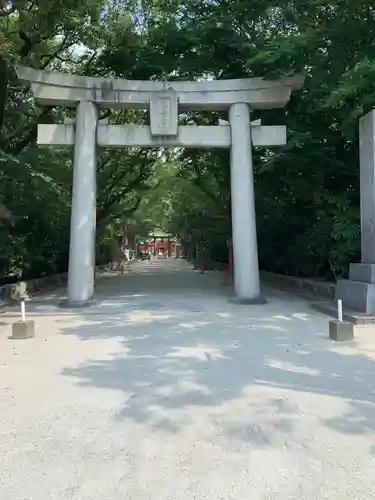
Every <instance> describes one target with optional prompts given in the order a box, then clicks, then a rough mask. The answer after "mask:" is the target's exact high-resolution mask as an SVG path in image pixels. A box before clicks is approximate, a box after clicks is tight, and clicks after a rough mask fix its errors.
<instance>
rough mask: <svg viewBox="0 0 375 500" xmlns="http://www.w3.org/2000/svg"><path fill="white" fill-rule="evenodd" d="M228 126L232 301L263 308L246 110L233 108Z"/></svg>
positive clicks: (237, 105) (249, 136) (242, 107)
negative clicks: (258, 305)
mask: <svg viewBox="0 0 375 500" xmlns="http://www.w3.org/2000/svg"><path fill="white" fill-rule="evenodd" d="M229 121H230V125H231V152H230V175H231V199H232V233H233V257H234V291H235V296H236V297H235V299H234V300H235V301H236V302H238V303H243V304H263V303H265V299H264V298H263V297H261V295H260V283H259V268H258V246H257V234H256V221H255V199H254V175H253V160H252V150H251V149H252V144H251V125H250V110H249V106H248V105H247V104H244V103H237V104H233V105H232V106H231V107H230V109H229Z"/></svg>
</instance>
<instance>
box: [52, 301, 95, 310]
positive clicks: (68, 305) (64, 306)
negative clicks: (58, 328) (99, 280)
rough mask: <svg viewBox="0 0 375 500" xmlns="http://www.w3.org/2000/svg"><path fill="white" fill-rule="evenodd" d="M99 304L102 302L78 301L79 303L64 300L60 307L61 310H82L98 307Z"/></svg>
mask: <svg viewBox="0 0 375 500" xmlns="http://www.w3.org/2000/svg"><path fill="white" fill-rule="evenodd" d="M99 304H100V301H99V300H97V299H90V300H77V301H70V300H69V299H64V300H63V301H62V302H60V304H59V307H61V309H81V308H82V307H91V306H97V305H99Z"/></svg>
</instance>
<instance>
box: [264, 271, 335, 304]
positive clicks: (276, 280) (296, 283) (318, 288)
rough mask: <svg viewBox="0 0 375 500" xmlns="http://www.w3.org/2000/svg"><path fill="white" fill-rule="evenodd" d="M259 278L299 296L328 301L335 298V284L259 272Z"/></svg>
mask: <svg viewBox="0 0 375 500" xmlns="http://www.w3.org/2000/svg"><path fill="white" fill-rule="evenodd" d="M260 277H261V280H262V281H263V282H264V283H269V284H270V285H272V286H274V287H277V288H280V289H282V290H286V291H291V292H292V293H296V294H299V295H304V296H308V297H321V298H324V299H329V300H334V297H335V288H336V284H335V283H329V282H327V281H319V280H314V279H311V278H296V277H294V276H284V275H282V274H273V273H267V272H265V271H261V272H260Z"/></svg>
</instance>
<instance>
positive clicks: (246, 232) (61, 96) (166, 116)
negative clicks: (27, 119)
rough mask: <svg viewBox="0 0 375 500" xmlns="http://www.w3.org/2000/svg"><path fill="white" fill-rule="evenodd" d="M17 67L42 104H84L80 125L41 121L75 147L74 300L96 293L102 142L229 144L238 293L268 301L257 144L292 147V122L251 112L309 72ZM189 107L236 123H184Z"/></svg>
mask: <svg viewBox="0 0 375 500" xmlns="http://www.w3.org/2000/svg"><path fill="white" fill-rule="evenodd" d="M16 69H17V74H18V77H19V78H20V80H21V81H23V82H27V83H31V87H32V91H33V93H34V96H35V98H36V100H37V101H38V102H39V103H41V104H44V105H55V106H57V105H59V106H68V107H75V108H76V119H75V123H65V124H58V125H50V124H49V125H39V126H38V144H40V145H56V146H70V147H74V169H73V199H72V214H71V232H70V254H69V273H68V292H67V300H66V304H67V305H68V306H70V307H79V306H84V305H88V304H90V303H91V301H92V300H93V299H94V268H95V214H96V147H97V146H100V147H116V148H119V147H124V148H134V147H156V148H159V147H164V148H168V147H170V148H175V147H180V148H229V149H230V172H231V175H230V177H231V200H232V231H233V254H234V288H235V298H236V301H238V302H239V303H246V304H254V303H263V302H265V299H264V298H263V297H262V296H261V294H260V283H259V269H258V249H257V234H256V222H255V221H256V218H255V200H254V180H253V160H252V147H253V146H266V147H272V146H280V145H284V144H285V143H286V127H285V126H262V125H261V123H260V121H254V122H252V123H251V121H250V114H251V110H259V109H272V108H280V107H283V106H285V105H286V104H287V102H288V101H289V99H290V96H291V93H292V91H293V90H297V89H300V88H301V87H302V84H303V77H302V76H300V75H297V76H295V77H293V78H285V79H281V80H264V79H262V78H250V79H240V80H213V81H212V80H210V81H200V82H180V81H178V82H174V81H168V82H154V81H153V82H151V81H150V82H149V81H131V80H112V79H103V78H99V77H84V76H76V75H69V74H62V73H54V72H44V71H38V70H34V69H31V68H27V67H22V66H18V67H17V68H16ZM99 108H127V109H147V110H149V115H150V124H149V125H143V126H138V125H109V124H108V123H106V122H102V121H100V120H98V109H99ZM187 110H191V111H195V110H196V111H199V110H213V111H224V110H225V111H228V113H229V122H225V121H223V120H221V121H220V123H219V125H218V126H194V125H193V126H181V125H179V122H178V117H179V112H184V111H187ZM208 230H209V228H208Z"/></svg>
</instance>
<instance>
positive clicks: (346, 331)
mask: <svg viewBox="0 0 375 500" xmlns="http://www.w3.org/2000/svg"><path fill="white" fill-rule="evenodd" d="M329 338H330V339H331V340H335V341H336V342H347V341H350V340H353V339H354V325H353V323H350V322H349V321H338V320H331V321H330V322H329Z"/></svg>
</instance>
